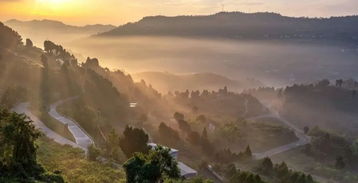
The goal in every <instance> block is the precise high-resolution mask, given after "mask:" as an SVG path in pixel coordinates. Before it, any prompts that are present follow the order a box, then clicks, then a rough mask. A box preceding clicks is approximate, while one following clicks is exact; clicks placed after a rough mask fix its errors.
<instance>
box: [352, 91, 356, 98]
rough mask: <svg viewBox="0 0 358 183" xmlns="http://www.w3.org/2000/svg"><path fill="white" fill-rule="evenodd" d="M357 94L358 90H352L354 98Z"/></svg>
mask: <svg viewBox="0 0 358 183" xmlns="http://www.w3.org/2000/svg"><path fill="white" fill-rule="evenodd" d="M356 95H357V90H352V98H355V97H356Z"/></svg>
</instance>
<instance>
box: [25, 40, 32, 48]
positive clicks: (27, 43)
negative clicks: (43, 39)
mask: <svg viewBox="0 0 358 183" xmlns="http://www.w3.org/2000/svg"><path fill="white" fill-rule="evenodd" d="M25 46H26V47H29V48H31V47H33V46H34V44H33V43H32V41H31V40H30V39H26V45H25Z"/></svg>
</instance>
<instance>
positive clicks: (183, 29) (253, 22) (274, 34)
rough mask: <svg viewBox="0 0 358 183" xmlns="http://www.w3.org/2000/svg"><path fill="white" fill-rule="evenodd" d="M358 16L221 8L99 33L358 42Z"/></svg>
mask: <svg viewBox="0 0 358 183" xmlns="http://www.w3.org/2000/svg"><path fill="white" fill-rule="evenodd" d="M357 33H358V16H346V17H331V18H295V17H287V16H282V15H280V14H276V13H241V12H221V13H217V14H214V15H208V16H176V17H166V16H150V17H145V18H143V19H142V20H140V21H138V22H135V23H128V24H125V25H122V26H119V27H117V28H116V29H113V30H111V31H108V32H104V33H102V34H99V36H132V35H150V36H184V37H210V38H237V39H260V40H266V39H309V40H333V41H344V42H354V43H356V42H358V36H357Z"/></svg>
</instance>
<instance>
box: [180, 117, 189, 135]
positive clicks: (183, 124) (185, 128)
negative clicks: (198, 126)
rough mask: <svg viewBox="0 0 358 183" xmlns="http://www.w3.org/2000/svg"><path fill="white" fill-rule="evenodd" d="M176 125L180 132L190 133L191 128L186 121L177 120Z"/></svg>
mask: <svg viewBox="0 0 358 183" xmlns="http://www.w3.org/2000/svg"><path fill="white" fill-rule="evenodd" d="M178 125H179V128H180V130H182V131H183V132H186V133H190V132H191V127H190V125H189V123H188V122H187V121H185V120H179V121H178Z"/></svg>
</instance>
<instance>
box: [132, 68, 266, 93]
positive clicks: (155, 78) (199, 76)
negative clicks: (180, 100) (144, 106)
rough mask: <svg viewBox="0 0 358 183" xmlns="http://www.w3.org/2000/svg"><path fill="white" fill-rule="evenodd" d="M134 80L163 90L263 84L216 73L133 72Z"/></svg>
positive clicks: (241, 86) (246, 86) (234, 88)
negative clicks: (143, 81) (142, 81)
mask: <svg viewBox="0 0 358 183" xmlns="http://www.w3.org/2000/svg"><path fill="white" fill-rule="evenodd" d="M132 77H133V79H134V80H138V81H139V80H141V79H143V80H145V81H146V82H147V84H151V85H152V86H153V87H154V88H156V89H157V90H159V91H162V92H168V91H176V90H177V91H183V90H187V89H189V90H204V89H208V90H217V89H219V88H223V87H225V86H227V87H228V88H229V89H230V90H241V89H244V88H251V87H259V86H263V84H262V83H261V82H259V81H257V80H253V79H246V80H242V81H237V80H231V79H229V78H227V77H225V76H222V75H218V74H214V73H195V74H185V75H184V74H183V75H179V74H172V73H168V72H141V73H136V74H132Z"/></svg>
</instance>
